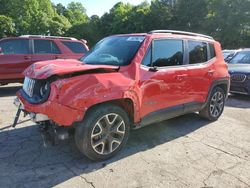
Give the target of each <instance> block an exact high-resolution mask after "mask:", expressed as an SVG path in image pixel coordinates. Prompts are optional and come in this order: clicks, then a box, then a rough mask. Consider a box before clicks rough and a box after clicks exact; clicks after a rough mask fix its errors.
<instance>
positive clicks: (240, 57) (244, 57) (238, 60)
mask: <svg viewBox="0 0 250 188" xmlns="http://www.w3.org/2000/svg"><path fill="white" fill-rule="evenodd" d="M229 63H230V64H250V51H245V52H244V51H243V52H238V53H237V55H236V56H234V58H233V59H231V61H230V62H229Z"/></svg>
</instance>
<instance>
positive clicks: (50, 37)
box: [19, 35, 77, 40]
mask: <svg viewBox="0 0 250 188" xmlns="http://www.w3.org/2000/svg"><path fill="white" fill-rule="evenodd" d="M19 37H27V38H46V39H63V40H77V39H76V38H72V37H60V36H45V35H21V36H19Z"/></svg>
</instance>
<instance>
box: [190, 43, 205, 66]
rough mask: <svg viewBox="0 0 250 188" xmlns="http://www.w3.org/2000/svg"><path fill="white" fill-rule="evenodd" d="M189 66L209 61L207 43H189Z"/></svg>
mask: <svg viewBox="0 0 250 188" xmlns="http://www.w3.org/2000/svg"><path fill="white" fill-rule="evenodd" d="M188 51H189V64H198V63H204V62H206V61H207V60H208V55H207V43H205V42H198V41H188Z"/></svg>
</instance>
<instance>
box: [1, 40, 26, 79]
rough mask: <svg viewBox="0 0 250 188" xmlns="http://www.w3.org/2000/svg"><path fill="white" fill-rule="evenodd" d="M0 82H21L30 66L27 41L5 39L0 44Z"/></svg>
mask: <svg viewBox="0 0 250 188" xmlns="http://www.w3.org/2000/svg"><path fill="white" fill-rule="evenodd" d="M0 47H1V48H2V52H3V53H1V54H0V80H2V81H1V82H3V80H21V79H23V77H24V76H23V74H22V73H23V71H24V70H25V69H26V68H27V67H28V66H29V65H30V64H31V54H30V53H31V52H30V48H29V39H7V40H3V41H1V42H0Z"/></svg>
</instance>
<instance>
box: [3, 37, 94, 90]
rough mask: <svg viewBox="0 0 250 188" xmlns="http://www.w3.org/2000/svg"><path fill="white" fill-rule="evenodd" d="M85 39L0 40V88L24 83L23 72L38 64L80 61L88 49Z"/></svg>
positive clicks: (21, 38) (30, 38)
mask: <svg viewBox="0 0 250 188" xmlns="http://www.w3.org/2000/svg"><path fill="white" fill-rule="evenodd" d="M86 43H87V42H86V41H85V40H77V39H75V38H70V37H54V36H40V35H23V36H20V37H13V38H4V39H1V40H0V85H6V84H9V83H15V82H20V83H22V82H23V79H24V75H23V74H22V73H23V71H24V70H25V69H26V68H27V67H29V66H30V65H31V64H33V63H35V62H37V61H46V60H54V59H80V58H81V57H82V56H83V55H84V54H85V53H86V52H87V51H88V50H89V49H88V46H87V44H86Z"/></svg>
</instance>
